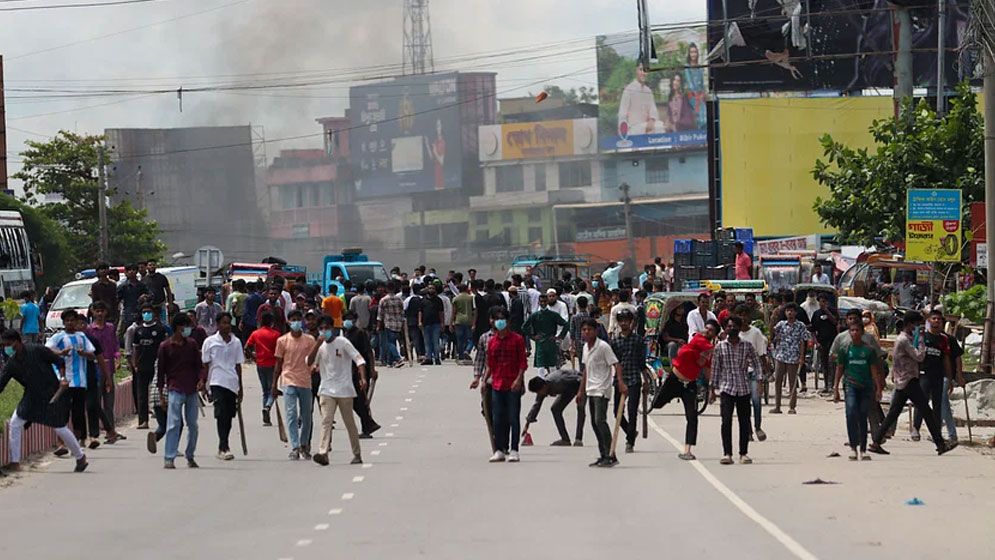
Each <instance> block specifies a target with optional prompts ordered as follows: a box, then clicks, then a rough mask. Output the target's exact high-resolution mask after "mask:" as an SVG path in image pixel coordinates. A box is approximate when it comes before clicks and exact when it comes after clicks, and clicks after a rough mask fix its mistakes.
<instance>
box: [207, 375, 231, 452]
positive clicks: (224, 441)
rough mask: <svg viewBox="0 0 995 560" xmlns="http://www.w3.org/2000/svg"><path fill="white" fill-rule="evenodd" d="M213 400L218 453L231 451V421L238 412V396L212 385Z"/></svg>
mask: <svg viewBox="0 0 995 560" xmlns="http://www.w3.org/2000/svg"><path fill="white" fill-rule="evenodd" d="M211 400H212V401H213V404H214V419H215V420H216V421H217V423H218V451H231V447H229V445H228V437H229V436H230V435H231V421H232V418H234V417H235V415H236V414H237V412H238V394H237V393H235V392H233V391H231V390H229V389H226V388H224V387H218V386H217V385H211Z"/></svg>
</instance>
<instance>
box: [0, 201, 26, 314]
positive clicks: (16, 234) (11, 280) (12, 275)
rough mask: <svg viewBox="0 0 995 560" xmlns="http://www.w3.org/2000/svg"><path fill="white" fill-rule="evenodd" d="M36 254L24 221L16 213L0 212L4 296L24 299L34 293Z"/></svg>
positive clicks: (0, 290)
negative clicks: (32, 291)
mask: <svg viewBox="0 0 995 560" xmlns="http://www.w3.org/2000/svg"><path fill="white" fill-rule="evenodd" d="M34 262H35V255H34V254H33V253H32V251H31V243H30V240H29V239H28V231H27V230H26V229H25V227H24V218H23V217H22V216H21V213H20V212H17V211H16V210H0V296H2V297H4V298H20V297H21V294H23V293H24V292H26V291H28V290H33V289H34V287H35V282H34Z"/></svg>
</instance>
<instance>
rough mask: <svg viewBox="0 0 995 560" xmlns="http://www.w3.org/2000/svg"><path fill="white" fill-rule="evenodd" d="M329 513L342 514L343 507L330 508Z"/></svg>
mask: <svg viewBox="0 0 995 560" xmlns="http://www.w3.org/2000/svg"><path fill="white" fill-rule="evenodd" d="M328 515H342V508H335V509H330V510H328Z"/></svg>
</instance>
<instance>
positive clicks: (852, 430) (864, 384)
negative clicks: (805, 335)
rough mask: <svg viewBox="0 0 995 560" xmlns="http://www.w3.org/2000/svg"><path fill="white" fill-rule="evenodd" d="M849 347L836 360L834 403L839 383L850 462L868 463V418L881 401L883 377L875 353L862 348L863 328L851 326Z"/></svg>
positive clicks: (837, 396) (838, 398) (837, 400)
mask: <svg viewBox="0 0 995 560" xmlns="http://www.w3.org/2000/svg"><path fill="white" fill-rule="evenodd" d="M849 334H850V339H851V342H850V346H849V347H847V349H846V352H840V355H839V356H838V357H837V359H836V364H837V365H836V379H835V381H834V383H833V402H837V403H838V402H840V382H842V381H843V380H844V379H845V380H846V384H845V385H844V389H845V390H846V433H847V437H848V439H849V442H850V449H851V452H850V460H851V461H856V460H858V459H860V460H870V458H871V457H870V455H866V453H867V417H868V413H869V412H870V410H871V404H872V403H873V402H874V401H876V400H880V399H881V396H880V395H881V391H882V389H883V388H884V376H883V375H882V374H881V366H879V365H878V359H877V352H875V351H874V349H873V348H871V347H870V346H867V345H866V344H864V341H863V340H862V337H863V335H864V325H863V324H862V323H859V322H855V323H851V324H850V328H849Z"/></svg>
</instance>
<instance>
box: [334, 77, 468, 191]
mask: <svg viewBox="0 0 995 560" xmlns="http://www.w3.org/2000/svg"><path fill="white" fill-rule="evenodd" d="M457 76H458V75H457V74H455V73H452V74H441V75H439V74H436V75H421V76H405V77H403V78H397V79H395V80H392V81H390V82H383V83H377V84H370V85H362V86H356V87H353V88H351V89H350V90H349V98H350V111H349V115H350V126H351V127H352V130H351V131H350V134H349V147H350V150H351V152H352V160H353V164H354V168H355V173H356V195H357V196H358V197H361V198H371V197H379V196H389V195H396V194H411V193H418V192H429V191H433V190H436V191H437V190H445V189H455V188H460V187H461V186H462V180H463V176H462V168H463V163H462V160H463V142H462V122H461V120H460V116H461V110H460V107H461V103H460V100H459V96H458V90H457Z"/></svg>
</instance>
